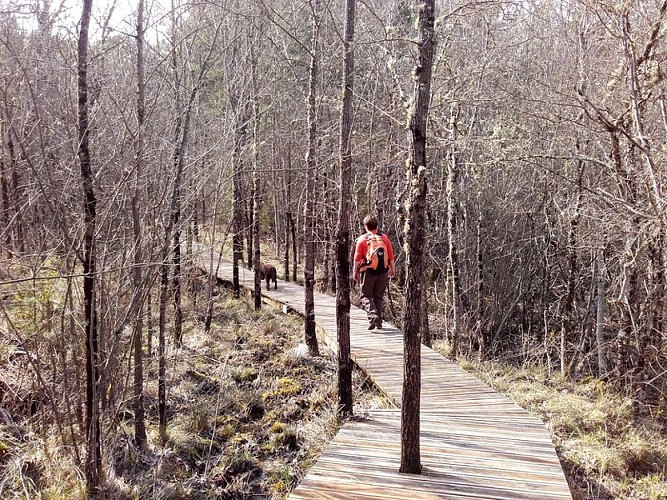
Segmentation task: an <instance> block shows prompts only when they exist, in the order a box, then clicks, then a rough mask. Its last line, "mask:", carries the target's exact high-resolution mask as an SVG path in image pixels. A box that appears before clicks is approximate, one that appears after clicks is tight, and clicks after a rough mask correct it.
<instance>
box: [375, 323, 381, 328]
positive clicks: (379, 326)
mask: <svg viewBox="0 0 667 500" xmlns="http://www.w3.org/2000/svg"><path fill="white" fill-rule="evenodd" d="M375 328H380V329H381V328H382V321H376V322H375Z"/></svg>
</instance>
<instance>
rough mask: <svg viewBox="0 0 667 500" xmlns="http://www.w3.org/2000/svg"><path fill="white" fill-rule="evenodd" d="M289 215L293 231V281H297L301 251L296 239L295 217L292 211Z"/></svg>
mask: <svg viewBox="0 0 667 500" xmlns="http://www.w3.org/2000/svg"><path fill="white" fill-rule="evenodd" d="M288 215H289V224H290V231H291V233H292V281H293V282H294V283H296V281H297V279H296V275H297V269H298V267H299V252H298V248H297V240H296V224H295V223H294V217H293V216H292V214H291V213H290V214H288Z"/></svg>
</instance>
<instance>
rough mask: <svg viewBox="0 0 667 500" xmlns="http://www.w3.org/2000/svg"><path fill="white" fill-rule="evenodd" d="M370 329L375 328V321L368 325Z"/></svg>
mask: <svg viewBox="0 0 667 500" xmlns="http://www.w3.org/2000/svg"><path fill="white" fill-rule="evenodd" d="M368 329H369V330H375V322H373V323H371V324H370V325H368Z"/></svg>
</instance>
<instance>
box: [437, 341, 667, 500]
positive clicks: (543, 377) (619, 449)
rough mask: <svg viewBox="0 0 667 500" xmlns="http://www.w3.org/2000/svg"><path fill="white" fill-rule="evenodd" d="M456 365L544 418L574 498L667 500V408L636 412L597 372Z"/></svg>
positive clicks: (439, 346)
mask: <svg viewBox="0 0 667 500" xmlns="http://www.w3.org/2000/svg"><path fill="white" fill-rule="evenodd" d="M435 348H436V350H438V351H440V352H442V353H443V354H446V353H447V350H448V348H447V346H446V345H445V344H437V345H436V346H435ZM459 364H460V365H461V366H462V367H463V368H464V369H466V370H468V371H470V372H471V373H472V374H474V375H475V376H477V377H478V378H479V379H481V380H483V381H484V382H486V383H487V384H489V385H490V386H491V387H493V388H494V389H496V390H497V391H499V392H501V393H503V394H505V395H507V396H508V397H510V398H511V399H513V400H514V401H515V402H516V403H517V404H519V405H520V406H522V407H523V408H525V409H527V410H528V411H530V412H531V413H533V414H534V415H536V416H537V417H538V418H540V420H542V421H543V422H545V424H546V425H547V427H548V428H549V430H550V432H551V437H552V439H553V441H554V444H555V446H556V451H557V452H558V455H559V457H560V460H561V463H562V465H563V469H564V472H565V475H566V477H567V480H568V483H569V485H570V490H571V491H572V496H573V499H574V500H593V499H600V500H611V499H623V500H639V499H641V500H664V499H667V419H666V418H665V417H666V416H665V415H664V414H660V412H659V411H658V412H655V413H654V414H650V413H648V412H645V413H644V414H641V415H640V416H637V413H636V412H635V411H633V407H632V402H631V401H630V399H629V398H624V397H622V396H621V395H619V394H617V393H615V392H614V390H613V388H611V387H607V386H606V384H605V383H604V382H603V381H602V380H599V379H594V378H588V379H585V380H579V381H573V380H566V379H563V378H562V377H560V375H559V374H555V373H549V372H548V371H547V370H546V369H545V368H522V369H517V368H512V367H509V366H507V365H502V364H499V363H493V362H486V363H478V362H471V361H465V360H462V361H460V362H459Z"/></svg>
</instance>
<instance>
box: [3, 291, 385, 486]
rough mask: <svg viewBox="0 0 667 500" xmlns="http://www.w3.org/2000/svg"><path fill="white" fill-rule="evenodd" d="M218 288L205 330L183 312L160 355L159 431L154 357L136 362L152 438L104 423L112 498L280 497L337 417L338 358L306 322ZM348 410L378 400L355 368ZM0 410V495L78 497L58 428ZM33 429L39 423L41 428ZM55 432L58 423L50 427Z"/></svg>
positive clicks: (77, 478)
mask: <svg viewBox="0 0 667 500" xmlns="http://www.w3.org/2000/svg"><path fill="white" fill-rule="evenodd" d="M227 293H228V292H223V293H222V295H220V297H219V300H218V301H217V303H216V312H215V316H214V319H213V324H212V328H211V332H210V333H208V334H206V333H204V331H203V326H202V322H201V321H200V319H201V318H199V319H198V318H197V315H196V314H195V313H194V311H193V312H192V314H190V315H189V319H188V320H187V322H186V324H185V326H184V336H183V339H184V341H183V346H182V348H181V349H178V350H171V352H170V353H169V355H168V356H169V359H168V361H167V366H168V374H169V376H168V379H169V382H168V402H169V403H168V405H169V417H168V418H169V423H168V428H167V435H168V442H167V443H166V445H164V446H161V445H159V444H158V435H157V421H158V417H157V383H156V380H157V359H156V358H149V359H148V361H147V366H146V369H145V379H146V381H147V383H146V396H147V400H148V407H147V426H148V438H149V446H148V449H146V450H139V449H137V447H136V446H135V445H134V444H133V439H132V436H133V421H132V419H131V413H130V412H127V413H128V415H126V417H127V420H124V421H123V420H120V421H119V422H118V423H117V424H116V425H115V426H114V428H113V429H105V440H104V443H105V446H104V449H105V452H104V455H105V458H104V463H105V466H106V467H105V468H106V475H107V480H106V484H105V490H104V492H103V496H104V497H105V498H111V499H135V498H142V499H143V498H146V499H147V498H160V499H172V498H190V499H213V498H216V499H227V498H228V499H244V498H252V499H263V498H266V499H280V498H284V497H285V496H286V495H287V493H288V492H289V491H291V490H292V489H293V488H294V487H295V486H296V485H297V484H298V482H299V480H300V479H301V477H302V476H303V475H304V474H305V471H307V469H308V468H309V467H310V466H311V465H312V464H313V463H314V462H315V460H316V459H317V458H318V456H319V455H320V454H321V452H322V450H323V449H324V447H325V446H326V445H327V443H328V442H329V441H330V440H331V438H333V436H334V435H335V433H336V432H337V430H338V428H339V420H338V417H337V414H336V406H337V390H336V384H337V376H336V366H337V362H336V360H335V359H334V357H332V354H331V353H330V352H327V350H326V348H325V347H324V346H320V348H321V356H319V357H314V358H313V357H310V356H309V355H308V353H307V349H306V348H305V345H304V344H303V343H302V341H303V321H302V320H301V319H300V318H298V317H295V316H292V315H283V314H281V313H277V312H274V311H273V310H271V309H270V308H268V307H264V308H263V309H262V310H261V311H259V312H255V311H252V310H250V309H249V308H248V307H247V306H246V305H245V304H244V303H243V302H242V301H239V300H233V299H231V298H230V297H229V296H227V295H226V294H227ZM353 383H354V397H355V402H356V407H355V412H356V413H357V414H362V413H363V412H364V411H365V409H370V408H383V407H387V404H388V403H387V401H386V400H385V399H384V398H383V397H382V396H381V395H380V394H379V393H376V392H375V391H374V390H373V388H372V386H371V385H370V384H368V383H366V381H365V380H364V379H363V378H362V376H361V375H360V373H359V372H357V371H355V373H354V382H353ZM7 424H9V422H1V421H0V498H31V499H32V498H45V499H61V498H68V499H71V498H84V479H83V475H82V473H81V471H80V469H79V468H77V467H75V466H74V464H73V460H72V459H70V458H68V457H67V456H66V453H64V452H63V447H62V443H61V442H59V440H58V439H56V436H55V435H48V434H47V435H45V434H44V433H43V429H42V430H40V431H37V429H33V428H31V427H30V423H29V422H27V421H26V422H24V424H25V425H15V424H12V425H7ZM38 432H39V434H38ZM54 432H55V430H54Z"/></svg>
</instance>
